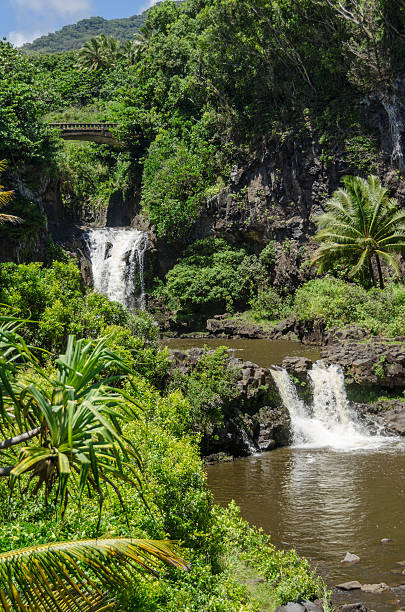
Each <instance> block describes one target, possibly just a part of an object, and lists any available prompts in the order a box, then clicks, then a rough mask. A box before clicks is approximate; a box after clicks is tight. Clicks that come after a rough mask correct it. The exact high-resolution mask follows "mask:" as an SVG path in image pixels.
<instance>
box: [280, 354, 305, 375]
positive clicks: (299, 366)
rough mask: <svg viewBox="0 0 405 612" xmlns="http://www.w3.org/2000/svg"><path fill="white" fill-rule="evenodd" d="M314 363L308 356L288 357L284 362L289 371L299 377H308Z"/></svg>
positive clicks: (284, 366) (283, 364)
mask: <svg viewBox="0 0 405 612" xmlns="http://www.w3.org/2000/svg"><path fill="white" fill-rule="evenodd" d="M312 365H313V363H312V360H311V359H308V358H307V357H286V358H285V359H284V360H283V363H282V366H283V368H285V369H286V370H287V372H289V373H290V374H292V375H293V376H297V377H299V378H301V377H306V375H307V374H308V371H309V370H310V369H311V368H312Z"/></svg>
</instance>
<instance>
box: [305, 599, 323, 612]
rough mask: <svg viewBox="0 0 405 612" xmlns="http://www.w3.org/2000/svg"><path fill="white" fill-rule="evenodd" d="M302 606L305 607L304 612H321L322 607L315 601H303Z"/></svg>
mask: <svg viewBox="0 0 405 612" xmlns="http://www.w3.org/2000/svg"><path fill="white" fill-rule="evenodd" d="M302 605H303V606H305V610H306V612H323V605H322V603H321V602H319V605H318V602H316V601H303V602H302Z"/></svg>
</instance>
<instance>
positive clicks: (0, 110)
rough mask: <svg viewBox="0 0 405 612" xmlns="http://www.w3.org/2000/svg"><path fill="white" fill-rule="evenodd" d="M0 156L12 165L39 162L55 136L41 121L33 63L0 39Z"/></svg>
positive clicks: (53, 147) (48, 152)
mask: <svg viewBox="0 0 405 612" xmlns="http://www.w3.org/2000/svg"><path fill="white" fill-rule="evenodd" d="M0 80H1V84H2V86H1V88H0V159H2V158H3V157H5V158H7V159H10V160H12V163H13V166H16V165H22V164H23V163H24V162H27V161H29V162H30V163H31V164H32V163H43V162H45V161H48V162H49V160H50V159H51V157H52V154H54V152H55V150H56V144H55V142H56V141H55V139H53V137H52V135H51V133H50V131H49V130H48V129H47V127H46V126H44V125H43V124H42V123H41V114H42V112H43V110H44V108H45V107H44V105H43V104H42V103H41V102H39V101H38V91H37V85H36V71H35V67H34V65H33V64H32V62H30V60H29V59H27V58H26V57H24V56H23V55H22V53H21V52H20V51H18V50H17V49H14V48H13V47H12V46H11V45H10V44H9V43H5V42H4V41H0Z"/></svg>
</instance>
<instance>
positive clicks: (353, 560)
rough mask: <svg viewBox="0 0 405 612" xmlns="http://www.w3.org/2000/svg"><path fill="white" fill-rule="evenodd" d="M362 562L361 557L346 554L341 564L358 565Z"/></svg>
mask: <svg viewBox="0 0 405 612" xmlns="http://www.w3.org/2000/svg"><path fill="white" fill-rule="evenodd" d="M359 561H360V557H358V556H357V555H354V554H353V553H349V552H347V553H346V556H345V558H344V559H342V561H341V563H358V562H359Z"/></svg>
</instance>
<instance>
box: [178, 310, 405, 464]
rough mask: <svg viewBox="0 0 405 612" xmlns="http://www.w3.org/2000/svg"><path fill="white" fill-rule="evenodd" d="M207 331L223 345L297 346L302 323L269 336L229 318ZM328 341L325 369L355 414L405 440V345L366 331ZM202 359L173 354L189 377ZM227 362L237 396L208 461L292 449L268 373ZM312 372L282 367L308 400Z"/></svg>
mask: <svg viewBox="0 0 405 612" xmlns="http://www.w3.org/2000/svg"><path fill="white" fill-rule="evenodd" d="M301 329H302V327H301ZM207 330H208V331H209V333H210V336H213V337H215V338H224V339H231V338H232V339H235V338H252V337H254V338H256V339H258V338H260V339H268V340H274V339H280V337H281V338H283V339H293V338H292V334H294V339H297V335H296V332H297V323H296V322H293V321H292V320H286V321H283V322H282V323H281V324H279V325H278V326H276V327H275V328H273V330H271V332H266V331H265V330H263V329H262V328H260V327H259V326H257V327H256V326H251V325H250V324H246V325H242V326H241V325H240V324H239V326H238V322H237V321H234V320H229V319H228V318H227V316H226V315H224V316H218V317H215V318H214V319H209V320H208V322H207ZM306 330H307V332H308V331H309V332H310V340H311V342H310V343H311V344H312V343H313V342H312V341H313V339H314V338H315V336H318V338H319V335H318V332H321V325H320V324H317V325H315V324H312V325H308V326H307V327H306ZM236 331H237V333H235V332H236ZM291 332H292V334H291ZM322 334H323V336H322V337H323V339H324V342H322V343H320V344H323V346H322V349H321V357H322V359H323V360H324V362H325V363H326V364H327V365H330V364H337V365H339V366H341V367H342V368H343V370H344V373H345V380H346V387H347V391H348V396H349V399H351V406H352V409H353V410H354V411H355V412H356V413H357V414H358V416H359V418H360V419H361V420H362V421H364V422H366V423H367V424H368V425H369V426H370V427H371V429H373V428H374V429H378V430H380V431H381V430H383V431H385V432H387V433H388V434H392V435H400V436H405V395H404V389H405V337H401V338H397V339H395V340H388V339H385V338H381V337H372V336H371V337H370V335H369V334H368V332H367V331H366V330H362V329H359V328H356V327H349V328H344V329H338V330H329V331H327V332H325V330H323V332H322ZM187 337H188V338H189V337H190V335H188V336H187ZM204 337H206V336H204ZM203 353H204V351H203V349H198V348H193V349H190V350H188V351H181V350H172V351H171V352H170V354H171V359H172V363H173V366H172V367H173V368H176V369H179V370H180V371H181V372H183V373H186V372H188V371H190V369H192V368H193V367H195V365H196V364H197V363H198V360H199V359H200V358H201V356H202V355H203ZM228 361H229V366H230V367H232V368H236V369H237V370H239V372H240V375H239V380H238V383H237V384H238V391H239V393H238V397H237V398H236V399H235V400H234V401H233V402H232V404H231V406H230V408H229V409H228V411H227V413H226V414H225V415H224V419H223V423H222V425H221V426H220V427H219V426H216V427H215V428H213V429H212V430H211V431H209V432H208V433H206V434H204V436H203V440H202V453H203V455H204V456H205V458H206V461H208V462H212V461H223V460H232V458H234V457H244V456H249V455H251V454H254V453H257V452H265V451H269V450H273V449H275V448H278V447H280V446H286V445H288V444H289V442H290V419H289V415H288V411H287V410H286V409H285V408H284V406H283V405H282V402H281V399H280V397H279V394H278V390H277V388H276V386H275V383H274V381H273V378H272V375H271V370H270V368H264V367H261V366H259V365H257V364H255V363H253V362H251V361H243V360H242V359H235V358H234V357H232V355H231V354H230V356H229V360H228ZM312 365H313V363H312V361H311V360H310V359H308V358H305V357H290V358H289V357H287V358H286V359H284V361H283V364H282V366H283V367H284V368H286V369H287V371H288V372H289V374H290V375H291V376H292V377H293V378H295V379H298V380H300V382H301V390H302V391H303V392H304V393H305V391H306V390H307V391H308V392H309V389H310V381H309V378H308V372H309V371H310V370H311V368H312ZM392 396H393V397H392Z"/></svg>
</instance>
